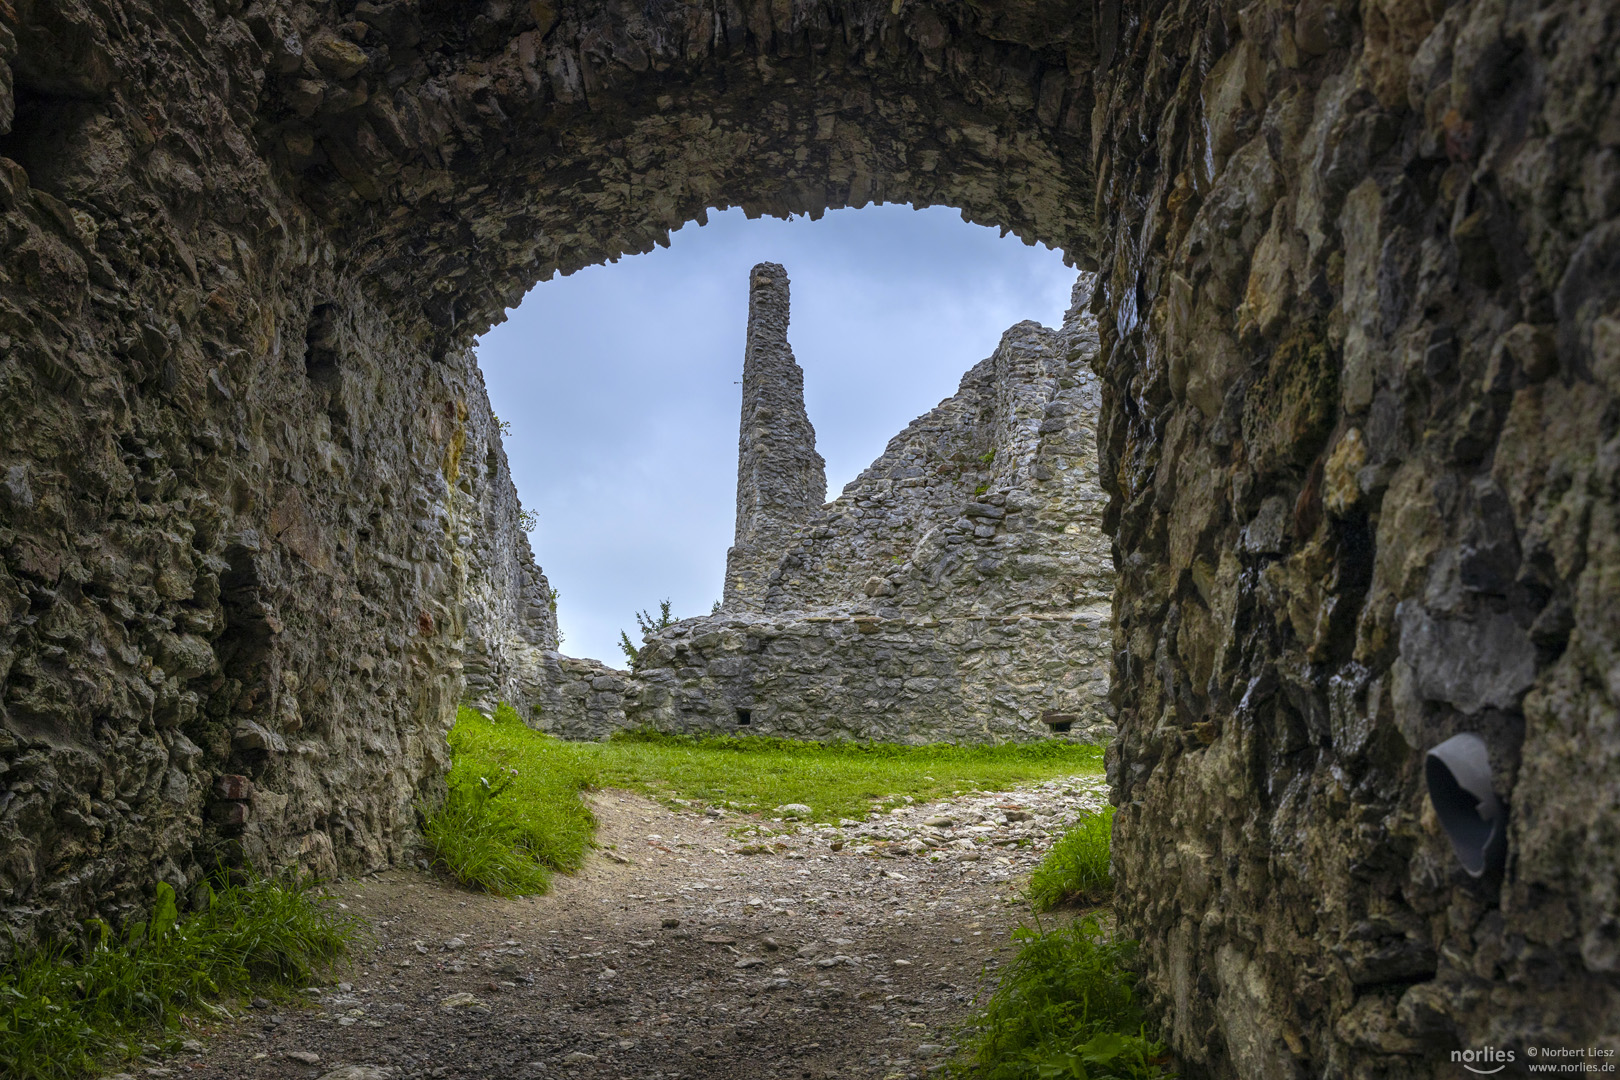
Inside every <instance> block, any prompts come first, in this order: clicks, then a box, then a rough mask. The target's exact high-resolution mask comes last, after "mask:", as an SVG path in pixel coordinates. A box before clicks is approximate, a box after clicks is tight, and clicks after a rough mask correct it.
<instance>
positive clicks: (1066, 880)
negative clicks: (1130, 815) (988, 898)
mask: <svg viewBox="0 0 1620 1080" xmlns="http://www.w3.org/2000/svg"><path fill="white" fill-rule="evenodd" d="M1113 825H1114V808H1113V807H1111V806H1110V807H1107V808H1106V809H1104V810H1103V812H1102V813H1100V814H1091V815H1088V816H1087V817H1086V818H1085V819H1084V820H1082V821H1081V822H1080V823H1079V824H1078V825H1076V826H1075V827H1074V828H1072V829H1070V830H1069V831H1068V832H1066V833H1064V834H1063V836H1062V837H1060V838H1059V839H1058V841H1057V842H1056V843H1054V844H1053V845H1052V848H1051V850H1050V851H1048V852H1047V853H1046V857H1045V858H1043V859H1042V860H1041V861H1040V864H1039V865H1037V866H1036V867H1035V870H1034V872H1033V873H1032V874H1030V876H1029V903H1030V906H1031V907H1032V908H1034V909H1035V910H1036V911H1050V910H1052V909H1053V908H1055V907H1057V906H1058V905H1059V904H1061V903H1063V902H1064V901H1066V900H1074V901H1078V902H1079V903H1083V904H1099V903H1102V902H1103V901H1105V900H1107V899H1108V897H1109V895H1110V894H1112V893H1113V891H1114V878H1113V875H1112V874H1111V873H1110V872H1109V850H1108V843H1109V838H1110V836H1112V834H1113Z"/></svg>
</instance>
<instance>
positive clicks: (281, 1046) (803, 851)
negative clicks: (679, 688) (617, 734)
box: [131, 777, 1104, 1080]
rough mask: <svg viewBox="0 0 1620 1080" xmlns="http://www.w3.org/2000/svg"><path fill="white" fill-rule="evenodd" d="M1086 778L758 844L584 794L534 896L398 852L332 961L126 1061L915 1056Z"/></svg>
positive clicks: (932, 1054)
mask: <svg viewBox="0 0 1620 1080" xmlns="http://www.w3.org/2000/svg"><path fill="white" fill-rule="evenodd" d="M1103 799H1104V794H1103V788H1102V781H1101V779H1100V778H1092V777H1086V778H1078V779H1074V780H1066V781H1059V782H1051V783H1047V784H1042V785H1038V786H1036V787H1031V788H1022V789H1018V790H1017V791H1013V792H1004V793H995V794H991V793H975V794H974V795H972V796H967V797H961V798H956V799H952V800H948V801H945V802H937V803H931V804H926V805H924V804H918V805H917V806H914V807H908V808H906V809H904V810H902V811H900V812H898V813H894V814H888V815H882V816H881V817H879V816H877V815H874V816H873V818H872V819H870V820H868V821H866V822H861V823H859V824H857V823H855V822H849V823H847V824H846V825H845V826H844V827H842V828H832V827H826V826H823V827H812V826H803V827H799V828H797V829H796V830H795V831H794V832H793V833H792V834H791V835H785V836H780V837H774V838H771V839H769V840H764V841H762V840H759V839H756V838H752V837H742V838H739V837H738V836H737V835H736V830H737V828H738V826H739V825H746V824H752V823H753V819H748V818H739V817H736V816H730V815H728V816H723V817H720V818H714V817H707V816H703V815H700V814H698V813H696V812H680V813H675V812H671V811H670V810H667V809H665V808H664V807H662V806H660V805H658V804H656V803H653V802H651V801H648V800H647V799H644V798H641V797H639V796H635V795H629V794H625V793H622V792H605V793H602V794H599V795H597V796H595V798H594V800H593V802H594V806H595V809H596V812H597V815H598V817H599V819H600V822H601V830H600V833H599V835H598V840H599V842H600V843H601V844H602V845H603V850H602V851H601V852H600V853H598V854H596V855H593V856H592V857H591V859H590V861H589V863H588V864H587V865H586V867H585V868H584V869H583V870H582V871H581V872H580V873H578V874H576V875H574V876H572V877H561V876H559V877H558V878H557V881H556V889H555V891H554V892H552V893H551V894H550V895H548V896H543V897H535V898H527V899H521V900H500V899H495V898H492V897H485V896H480V895H474V894H469V893H467V892H463V891H460V890H457V889H453V888H451V887H449V886H447V885H445V884H444V883H442V882H440V881H438V880H436V879H434V878H432V877H430V876H428V875H426V874H421V873H416V872H410V871H390V872H388V873H385V874H382V875H379V876H377V877H373V878H369V879H366V880H364V881H360V882H346V883H344V884H343V886H341V887H340V888H339V889H338V894H339V895H340V896H341V897H342V898H343V901H344V903H346V904H347V905H348V907H349V909H350V910H352V911H354V912H356V913H358V914H359V915H361V916H362V917H363V918H364V919H365V920H366V922H367V923H368V924H369V925H370V927H371V930H372V934H373V940H372V943H371V947H367V948H362V949H361V950H359V952H358V955H359V957H360V958H361V959H360V962H359V963H357V965H356V967H355V968H354V969H353V970H352V971H351V972H349V973H348V974H347V975H345V976H344V978H345V979H346V980H347V981H345V982H343V983H341V984H339V985H338V986H335V987H331V988H326V989H323V990H322V991H320V992H318V993H317V992H314V991H311V992H310V1007H308V1008H294V1009H289V1008H283V1007H280V1006H271V1007H261V1008H259V1009H256V1010H250V1011H249V1012H248V1014H247V1016H246V1017H245V1019H244V1020H243V1022H241V1023H240V1024H237V1025H230V1026H227V1027H225V1028H224V1029H223V1030H219V1031H216V1032H214V1033H213V1034H212V1035H211V1036H210V1037H209V1038H208V1039H206V1040H205V1045H204V1046H203V1047H202V1049H201V1052H199V1053H191V1054H186V1055H183V1056H182V1058H181V1059H179V1060H171V1061H167V1062H164V1063H162V1064H161V1065H157V1066H156V1067H155V1068H154V1067H144V1068H143V1069H137V1070H134V1071H133V1072H132V1074H131V1075H132V1077H134V1078H135V1080H139V1074H140V1073H142V1072H143V1071H144V1072H145V1073H147V1074H150V1075H158V1076H162V1075H171V1076H189V1077H199V1078H202V1077H208V1078H212V1077H220V1078H230V1080H317V1078H325V1077H330V1078H331V1080H417V1078H424V1080H426V1078H439V1077H456V1078H462V1077H468V1078H478V1080H506V1078H513V1080H534V1078H540V1077H547V1078H549V1077H558V1078H568V1080H576V1078H578V1080H587V1078H599V1077H600V1078H615V1080H618V1078H625V1080H630V1078H634V1080H660V1078H669V1080H691V1078H698V1077H704V1078H708V1077H714V1078H725V1080H750V1078H754V1077H759V1078H762V1080H763V1078H771V1077H779V1078H800V1077H807V1078H817V1080H819V1078H822V1077H828V1078H830V1077H838V1078H839V1080H848V1078H857V1077H859V1078H866V1077H872V1078H885V1077H914V1076H918V1075H920V1074H921V1075H926V1074H927V1073H928V1072H929V1071H931V1070H933V1069H938V1068H939V1067H940V1063H941V1062H942V1061H943V1057H944V1055H945V1054H946V1053H948V1051H949V1049H950V1046H951V1033H952V1031H953V1029H954V1028H955V1027H956V1026H957V1025H958V1024H960V1023H961V1021H962V1020H963V1018H964V1017H965V1016H966V1015H967V1012H968V1009H969V1003H970V1002H971V1001H972V999H973V997H974V995H975V993H976V992H977V991H978V990H979V988H980V987H981V985H982V984H983V981H984V979H985V978H986V977H987V976H988V975H992V974H993V972H994V969H995V967H996V966H997V965H998V964H999V963H1001V962H1003V961H1004V960H1005V958H1006V957H1007V956H1008V955H1009V953H1010V947H1009V942H1008V934H1009V932H1010V930H1011V929H1012V928H1013V927H1015V926H1016V925H1017V924H1018V921H1019V920H1020V918H1021V917H1025V916H1027V912H1028V909H1027V908H1026V907H1024V906H1022V905H1016V904H1014V903H1012V902H1011V901H1012V900H1013V899H1014V898H1015V896H1016V894H1017V892H1018V891H1019V890H1020V889H1021V887H1022V883H1023V880H1024V875H1025V874H1027V872H1028V869H1029V867H1030V865H1031V864H1032V863H1033V862H1034V861H1035V859H1037V858H1038V857H1039V854H1040V852H1041V851H1043V850H1044V849H1045V847H1046V846H1047V843H1049V838H1050V837H1051V836H1053V835H1056V834H1057V833H1060V832H1061V831H1062V829H1063V828H1064V827H1065V826H1066V825H1068V824H1070V823H1072V822H1073V821H1074V820H1075V819H1076V818H1077V817H1078V816H1079V814H1080V813H1082V812H1083V811H1095V810H1097V809H1099V808H1100V807H1101V805H1102V803H1103ZM1009 818H1011V819H1013V820H1010V821H1009V820H1008V819H1009ZM942 819H949V821H950V823H949V824H945V823H944V821H943V820H942ZM928 821H933V822H934V824H933V825H929V824H926V822H928ZM764 824H765V825H767V826H769V827H771V828H774V829H787V830H794V828H795V827H794V826H793V825H792V823H791V822H787V823H783V824H775V825H773V824H772V823H769V822H766V823H764ZM1020 839H1027V840H1028V841H1029V842H1028V843H1026V844H1024V845H1023V846H1016V845H1017V843H1018V841H1019V840H1020ZM760 847H764V848H765V849H766V852H765V853H756V854H752V855H750V854H743V852H746V851H758V849H759V848H760ZM835 847H836V850H835ZM618 860H625V861H618ZM267 1004H268V1003H263V1002H261V1003H260V1005H261V1006H265V1005H267Z"/></svg>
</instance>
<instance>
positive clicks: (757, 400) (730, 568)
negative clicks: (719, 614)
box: [721, 263, 827, 611]
mask: <svg viewBox="0 0 1620 1080" xmlns="http://www.w3.org/2000/svg"><path fill="white" fill-rule="evenodd" d="M748 281H749V288H748V346H747V349H746V351H745V352H744V353H743V377H742V425H741V430H740V433H739V435H738V439H737V536H736V540H735V541H734V542H733V544H732V547H731V550H730V551H728V552H727V553H726V590H725V597H724V599H723V600H722V602H721V606H722V607H723V608H724V609H725V610H727V611H759V610H761V609H762V608H763V607H764V602H765V589H766V586H767V584H768V582H769V579H770V575H771V573H772V571H774V570H775V569H776V567H777V564H778V563H779V562H780V561H781V557H782V551H783V549H784V548H785V547H786V545H787V542H788V540H789V539H790V538H791V537H792V536H793V534H794V533H795V532H796V531H798V529H799V527H800V526H802V525H803V524H804V523H805V522H806V521H808V520H809V519H810V515H811V514H812V513H814V512H815V511H816V510H817V509H819V508H820V506H821V504H822V503H823V501H825V499H826V497H827V471H826V462H824V461H823V460H822V458H821V455H820V454H818V453H816V429H815V428H813V427H811V426H810V417H809V416H807V415H806V414H805V411H804V372H803V371H802V370H801V369H800V368H799V365H798V363H797V362H796V361H795V360H794V359H793V349H792V347H791V346H789V345H788V339H787V329H788V276H787V271H786V270H784V269H783V268H782V266H781V265H780V264H779V263H760V264H759V265H757V266H755V267H754V269H753V270H752V271H751V272H750V274H749V278H748Z"/></svg>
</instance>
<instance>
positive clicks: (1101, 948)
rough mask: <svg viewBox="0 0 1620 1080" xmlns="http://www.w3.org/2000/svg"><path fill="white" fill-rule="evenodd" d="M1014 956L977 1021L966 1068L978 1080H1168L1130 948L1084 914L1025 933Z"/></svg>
mask: <svg viewBox="0 0 1620 1080" xmlns="http://www.w3.org/2000/svg"><path fill="white" fill-rule="evenodd" d="M1013 938H1014V940H1016V941H1020V942H1022V947H1021V948H1020V949H1019V952H1018V955H1017V956H1016V957H1015V958H1014V959H1013V961H1012V963H1011V964H1009V965H1008V966H1007V967H1006V968H1005V969H1003V973H1002V977H1001V983H1000V985H999V986H998V987H997V988H996V991H995V993H994V994H992V995H991V997H990V1000H989V1001H988V1003H987V1004H986V1005H985V1007H984V1009H983V1011H982V1012H981V1013H980V1015H979V1017H978V1024H977V1028H978V1034H977V1036H976V1037H974V1038H973V1039H972V1040H970V1043H969V1046H968V1048H967V1049H968V1055H967V1060H966V1061H959V1062H958V1063H957V1066H956V1072H957V1074H958V1075H961V1076H969V1075H970V1076H973V1077H975V1078H976V1080H1028V1078H1032V1077H1051V1078H1063V1080H1164V1078H1166V1077H1167V1075H1168V1074H1167V1072H1166V1070H1165V1068H1164V1063H1165V1062H1167V1061H1168V1057H1167V1055H1166V1053H1165V1048H1164V1046H1163V1044H1161V1043H1158V1042H1156V1041H1154V1040H1153V1039H1151V1038H1149V1037H1148V1036H1147V1033H1146V1032H1147V1029H1146V1027H1145V1024H1144V1018H1143V1016H1142V1011H1141V1009H1140V1007H1139V1006H1138V1005H1137V1002H1136V997H1135V994H1134V992H1133V986H1134V983H1135V977H1134V976H1133V975H1132V974H1131V972H1130V970H1129V964H1130V961H1131V958H1132V956H1133V955H1134V953H1135V950H1136V943H1135V942H1134V941H1126V940H1122V939H1120V938H1118V937H1116V936H1114V934H1113V933H1112V932H1111V931H1109V930H1107V929H1105V928H1104V926H1103V924H1102V921H1101V920H1100V919H1098V918H1097V917H1096V916H1094V915H1093V916H1088V917H1087V918H1085V919H1082V920H1078V921H1076V922H1074V923H1072V924H1071V925H1069V926H1066V927H1060V928H1058V929H1055V930H1040V929H1031V928H1030V927H1027V926H1026V927H1021V928H1020V929H1018V930H1016V931H1014V932H1013Z"/></svg>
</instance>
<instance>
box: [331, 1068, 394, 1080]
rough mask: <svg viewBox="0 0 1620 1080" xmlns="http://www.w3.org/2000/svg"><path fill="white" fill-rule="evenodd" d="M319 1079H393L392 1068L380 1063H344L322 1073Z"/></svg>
mask: <svg viewBox="0 0 1620 1080" xmlns="http://www.w3.org/2000/svg"><path fill="white" fill-rule="evenodd" d="M320 1080H394V1070H393V1069H385V1068H383V1067H382V1066H380V1065H344V1066H343V1067H341V1068H337V1069H333V1070H332V1071H331V1072H329V1073H323V1074H322V1075H321V1078H320Z"/></svg>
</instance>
